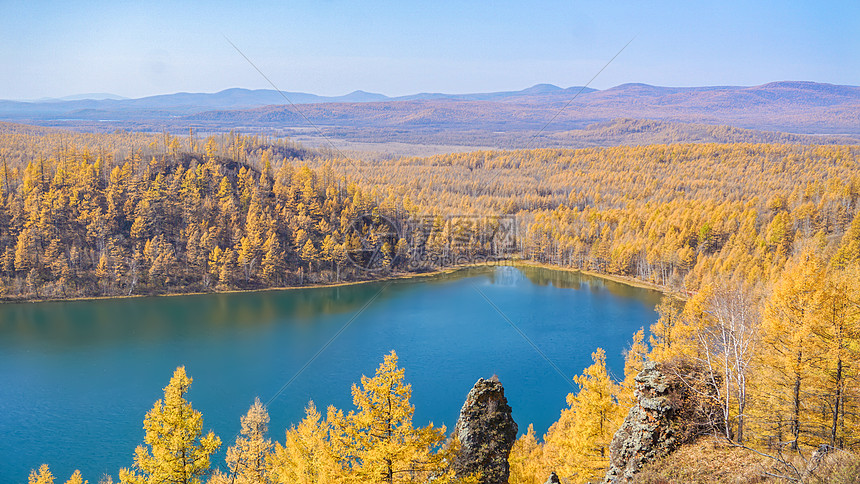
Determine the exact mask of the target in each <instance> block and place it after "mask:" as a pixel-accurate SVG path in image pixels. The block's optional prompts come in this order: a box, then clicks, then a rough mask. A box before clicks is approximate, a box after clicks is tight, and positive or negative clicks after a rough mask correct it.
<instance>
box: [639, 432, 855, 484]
mask: <svg viewBox="0 0 860 484" xmlns="http://www.w3.org/2000/svg"><path fill="white" fill-rule="evenodd" d="M808 456H809V453H807V457H808ZM786 461H787V463H788V464H790V465H785V464H780V463H778V462H776V461H775V460H773V459H770V458H768V457H764V456H761V455H758V454H756V453H754V452H752V451H749V450H746V449H742V448H739V447H735V446H732V445H729V444H727V443H725V442H724V441H722V440H720V439H716V438H705V439H701V440H699V441H698V442H696V443H694V444H690V445H686V446H683V447H681V448H680V449H678V450H677V451H676V452H674V453H673V454H671V455H669V456H667V457H665V458H663V459H661V460H659V461H656V462H653V463H651V464H648V465H646V466H645V467H644V468H643V469H642V470H641V471H640V472H639V474H637V476H636V478H635V480H634V482H636V483H637V484H681V483H684V484H697V483H702V484H705V483H707V484H747V483H750V484H752V483H778V482H779V483H784V482H801V483H804V484H825V483H827V484H860V457H858V456H857V455H856V454H852V453H849V452H844V451H836V452H834V453H833V454H829V455H827V456H825V457H824V458H823V459H822V460H821V461H820V462H819V463H818V464H817V465H815V466H814V467H813V466H812V465H811V464H810V463H809V461H808V460H806V459H803V458H802V457H800V456H799V455H793V456H788V457H786ZM798 470H799V471H798ZM777 476H782V477H777Z"/></svg>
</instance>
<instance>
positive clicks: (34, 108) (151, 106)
mask: <svg viewBox="0 0 860 484" xmlns="http://www.w3.org/2000/svg"><path fill="white" fill-rule="evenodd" d="M577 94H578V95H577ZM100 96H107V95H100ZM75 97H80V96H75ZM93 97H95V95H93ZM285 97H286V98H287V99H289V101H291V102H292V103H294V104H296V105H301V106H298V107H295V106H290V105H289V102H288V101H287V100H286V99H285ZM297 109H298V110H300V113H299V112H298V111H297ZM305 117H307V118H308V119H310V120H311V121H312V123H313V124H314V125H316V126H318V127H319V129H320V130H322V131H323V132H324V133H325V134H326V136H332V137H340V138H343V139H351V140H357V141H401V142H419V141H418V140H420V142H438V143H451V142H456V143H463V144H475V145H486V143H487V142H488V141H491V140H493V139H497V138H498V137H499V135H509V136H512V137H514V138H521V139H526V138H528V139H531V137H533V136H534V135H535V134H537V133H539V132H540V136H541V137H543V138H546V139H547V140H549V139H550V138H554V139H556V140H558V139H561V138H563V137H559V136H557V134H558V133H563V132H569V131H571V130H578V129H583V128H585V127H586V126H589V125H593V124H595V123H607V122H612V121H613V120H616V119H619V118H624V119H647V120H654V121H660V122H663V123H676V124H677V123H681V124H689V123H696V124H698V125H713V126H716V125H730V126H734V127H738V128H744V129H748V130H763V131H779V132H787V133H794V134H811V135H849V136H851V137H852V138H850V139H855V138H853V137H858V136H860V87H857V86H844V85H833V84H822V83H815V82H799V81H785V82H772V83H768V84H764V85H761V86H752V87H739V86H707V87H661V86H651V85H647V84H623V85H620V86H616V87H613V88H610V89H605V90H595V89H583V88H581V87H570V88H566V89H563V88H560V87H557V86H553V85H551V84H539V85H536V86H533V87H530V88H528V89H524V90H521V91H507V92H492V93H474V94H443V93H420V94H414V95H410V96H401V97H387V96H385V95H382V94H375V93H368V92H364V91H355V92H352V93H350V94H347V95H344V96H336V97H324V96H317V95H314V94H307V93H296V92H285V93H284V94H283V95H282V94H281V93H279V92H277V91H274V90H265V89H261V90H247V89H227V90H224V91H221V92H217V93H212V94H204V93H177V94H166V95H161V96H150V97H144V98H139V99H73V100H50V101H41V102H21V101H0V120H6V121H13V122H23V123H30V124H36V125H42V126H58V127H72V128H76V129H83V130H95V131H101V130H113V129H117V128H124V129H144V130H147V129H150V130H161V129H168V130H177V131H178V130H182V129H187V127H188V126H195V127H199V128H202V129H204V130H212V131H216V130H225V129H240V130H246V131H253V130H281V131H282V132H286V133H290V132H294V131H296V132H298V131H301V132H307V129H308V128H309V126H308V123H307V121H306V120H305ZM550 121H552V122H551V123H550ZM548 123H549V124H548ZM628 124H630V123H624V124H623V125H625V126H626V125H628ZM311 129H314V128H311ZM697 129H698V130H699V132H701V129H700V128H697ZM850 139H849V141H850ZM492 142H493V145H495V144H496V143H495V141H492Z"/></svg>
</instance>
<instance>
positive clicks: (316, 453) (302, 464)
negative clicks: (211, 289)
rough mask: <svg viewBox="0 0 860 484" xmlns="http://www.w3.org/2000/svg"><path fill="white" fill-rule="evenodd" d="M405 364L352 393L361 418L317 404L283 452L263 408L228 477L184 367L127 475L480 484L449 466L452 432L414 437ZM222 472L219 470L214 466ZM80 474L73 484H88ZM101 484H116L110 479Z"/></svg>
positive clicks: (134, 478)
mask: <svg viewBox="0 0 860 484" xmlns="http://www.w3.org/2000/svg"><path fill="white" fill-rule="evenodd" d="M404 376H405V372H404V369H402V368H399V367H398V366H397V355H396V354H395V353H394V351H392V352H391V353H390V354H389V355H386V356H385V358H384V361H383V362H382V364H380V365H379V367H378V368H377V370H376V374H375V375H374V376H373V377H367V376H362V377H361V385H353V387H352V396H353V404H354V405H355V409H354V410H350V411H349V412H344V411H343V410H340V409H337V408H335V407H332V406H330V407H328V409H327V410H326V411H325V414H321V413H320V412H319V411H318V410H317V408H316V406H315V405H314V403H313V402H309V403H308V406H307V408H306V417H305V418H304V420H302V421H301V422H300V423H299V424H297V425H294V426H293V427H291V428H290V429H287V431H286V437H285V439H284V442H283V443H280V442H272V440H271V439H270V438H269V436H268V426H269V414H268V411H267V409H266V407H265V406H264V405H263V404H262V403H261V402H260V400H259V399H257V400H256V401H255V402H254V404H253V405H251V408H250V409H249V410H248V413H247V414H246V415H244V416H243V417H242V418H241V422H242V430H241V431H240V433H239V434H238V435H237V436H236V439H235V443H234V444H233V445H231V446H229V447H228V448H227V452H226V459H225V464H226V467H225V468H224V469H223V470H222V468H221V467H220V466H218V465H217V463H213V462H212V455H213V454H214V453H215V452H216V451H218V449H219V448H220V447H221V445H222V441H221V439H220V438H219V437H218V436H216V435H215V434H214V433H213V432H212V431H209V432H208V433H207V434H205V435H204V433H203V416H202V415H201V413H200V412H199V411H197V410H195V409H194V408H193V407H192V406H191V402H190V401H189V400H188V399H187V394H188V390H189V387H190V385H191V382H192V380H191V377H190V376H188V375H187V374H186V372H185V368H184V367H179V368H177V369H176V371H175V372H174V374H173V377H172V378H171V379H170V383H169V384H168V385H167V386H166V387H165V388H164V398H162V399H160V400H158V401H157V402H155V405H154V406H153V408H152V409H151V410H150V411H149V412H147V414H146V418H145V419H144V422H143V426H144V429H145V430H146V435H145V437H144V443H143V444H141V445H139V446H138V447H137V449H136V450H135V453H134V456H133V462H134V464H133V465H132V466H131V467H130V468H123V469H120V470H119V481H120V482H122V483H127V484H137V483H139V484H148V483H157V482H175V483H195V482H197V483H201V482H207V483H209V484H227V483H236V484H251V483H255V484H264V483H283V484H325V483H335V482H337V483H380V484H381V483H389V484H393V483H405V482H434V483H439V484H446V483H451V484H454V483H459V484H474V483H477V482H478V479H477V478H478V476H476V475H467V476H459V477H457V476H455V471H454V469H453V468H452V466H451V463H452V460H453V457H454V455H455V454H456V453H457V451H458V448H459V443H458V442H457V440H456V438H453V439H451V440H448V439H447V435H446V429H445V427H444V426H442V427H434V426H433V424H429V425H427V426H425V427H416V426H415V425H414V424H413V422H412V416H413V414H414V412H415V407H413V406H412V404H411V403H410V399H411V396H412V387H411V385H410V384H408V383H406V382H405V379H404ZM213 464H214V466H213ZM85 482H86V481H83V478H82V476H81V473H80V472H79V471H75V473H74V474H73V475H72V477H71V478H70V479H69V480H68V481H67V484H84V483H85ZM99 482H100V483H102V484H108V483H112V482H113V476H109V475H108V476H103V477H102V479H101V480H100V481H99ZM29 483H30V484H53V483H54V476H53V475H52V474H51V471H50V468H49V467H48V466H47V465H42V466H41V468H40V469H39V470H33V471H32V472H31V473H30V479H29Z"/></svg>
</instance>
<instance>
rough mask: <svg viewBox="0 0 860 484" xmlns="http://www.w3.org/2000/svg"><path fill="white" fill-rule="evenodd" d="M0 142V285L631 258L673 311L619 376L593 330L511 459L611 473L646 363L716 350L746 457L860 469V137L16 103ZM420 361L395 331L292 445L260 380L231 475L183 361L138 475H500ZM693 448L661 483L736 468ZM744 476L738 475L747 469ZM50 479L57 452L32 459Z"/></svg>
mask: <svg viewBox="0 0 860 484" xmlns="http://www.w3.org/2000/svg"><path fill="white" fill-rule="evenodd" d="M0 149H2V151H0V163H2V166H0V170H2V186H0V190H2V194H3V196H2V198H0V297H2V298H3V299H4V300H11V301H16V300H37V299H62V298H80V297H97V296H120V295H122V296H129V295H148V294H168V293H181V292H206V291H223V290H234V289H259V288H269V287H286V286H296V285H308V284H326V283H337V282H341V281H354V280H364V279H369V278H376V277H386V276H389V275H398V274H404V273H410V272H416V271H427V270H430V269H438V268H442V267H448V266H457V265H463V264H468V263H476V262H482V261H496V260H500V259H510V258H516V259H519V260H523V261H525V262H527V263H539V264H546V265H549V266H553V267H559V268H568V269H576V270H583V271H588V272H592V273H596V274H601V275H608V276H612V277H620V278H624V279H627V280H629V281H632V282H637V283H643V284H648V285H652V286H655V287H657V288H659V289H660V290H662V291H663V292H664V293H665V294H666V296H665V297H664V299H663V302H662V303H661V304H660V305H659V306H658V308H657V309H658V313H659V315H660V319H659V320H658V321H657V323H656V324H654V325H653V326H652V327H651V328H648V332H647V333H646V332H645V329H644V328H643V330H642V331H640V332H638V333H636V334H635V335H631V343H630V345H629V350H628V351H627V353H626V359H625V368H624V375H623V377H620V379H619V380H615V379H613V378H612V377H611V376H610V374H609V372H608V371H607V368H606V356H605V354H604V352H603V350H601V349H599V348H596V349H595V351H594V354H593V365H592V366H590V367H588V368H586V369H585V370H584V371H583V373H582V374H581V375H579V376H576V377H575V378H574V381H575V383H576V384H577V385H578V387H579V391H578V392H574V393H571V394H570V395H568V398H567V404H568V408H566V409H564V410H563V411H562V412H561V415H560V416H559V419H558V421H557V422H556V423H555V424H554V425H552V427H550V429H549V431H548V432H547V433H546V435H544V436H538V435H535V433H534V431H533V430H532V429H531V428H529V429H528V430H527V431H525V433H524V435H522V436H521V437H520V438H519V440H518V441H517V442H516V444H515V445H514V448H513V451H512V453H511V455H510V458H509V462H510V470H511V475H510V481H509V482H511V483H528V484H541V483H543V482H545V481H546V479H547V476H548V475H549V472H550V471H555V472H556V473H557V475H558V477H559V478H560V479H561V481H562V482H588V481H594V480H601V479H602V478H603V475H604V473H605V472H606V468H607V465H608V459H609V455H608V447H609V443H610V441H611V439H612V436H613V434H614V433H615V431H616V430H617V429H618V427H619V426H620V425H621V423H622V421H623V420H624V417H625V415H626V414H627V411H628V409H629V408H630V407H631V405H633V404H634V402H635V396H634V387H635V380H634V379H635V377H636V375H637V374H638V373H639V372H640V371H641V370H642V368H643V365H644V364H645V362H646V361H651V362H658V363H663V364H666V365H669V366H671V365H680V364H682V363H681V362H687V363H689V364H694V365H697V367H699V368H702V369H703V371H702V373H701V374H702V375H703V376H702V379H701V382H699V383H701V384H702V385H704V387H706V388H707V389H708V391H707V392H706V393H704V394H703V395H704V396H702V398H708V399H711V400H713V402H711V403H712V404H713V405H714V406H715V408H717V409H719V412H718V413H717V414H716V415H715V416H714V422H712V424H713V425H712V426H711V430H712V431H711V432H710V434H712V435H711V438H712V439H713V440H711V441H709V442H711V443H712V446H713V449H717V447H718V446H721V447H720V450H719V452H721V453H722V454H724V457H725V461H724V462H731V463H732V464H734V465H735V467H732V466H731V465H728V464H726V465H725V466H724V467H725V469H727V470H728V471H731V472H738V473H741V472H749V473H752V474H751V476H752V477H750V478H749V482H770V481H771V480H772V481H774V482H776V481H779V480H781V479H783V480H785V479H787V480H790V481H793V482H828V481H829V482H856V481H852V480H850V479H851V478H852V476H856V475H857V473H858V471H860V464H858V457H857V452H858V451H860V374H858V371H860V283H858V279H859V278H860V217H857V216H856V215H857V209H858V202H860V168H858V157H860V147H858V146H838V145H836V146H818V145H787V144H673V145H649V146H636V147H625V146H620V147H613V148H588V149H577V150H564V149H535V150H518V151H479V152H472V153H461V154H449V155H438V156H433V157H427V158H391V157H358V156H356V157H348V158H347V157H345V156H344V155H343V154H342V153H339V152H330V151H326V150H314V149H308V148H304V147H302V146H300V145H297V144H295V143H292V142H290V141H289V140H285V139H279V138H272V137H266V136H243V135H240V134H236V133H230V134H221V135H212V136H204V135H198V134H197V133H194V132H193V131H192V132H190V133H189V135H188V136H174V135H170V134H166V133H165V134H160V135H159V134H141V133H129V132H117V133H113V134H80V133H72V132H65V131H59V130H51V129H43V128H33V127H27V126H22V125H11V124H3V125H0ZM414 220H419V221H421V222H422V223H417V224H416V223H413V222H410V221H414ZM507 220H515V221H516V237H515V240H514V242H513V243H512V244H511V245H510V246H508V245H504V244H500V243H499V240H498V235H499V233H500V232H501V230H500V227H501V224H503V222H505V221H507ZM452 221H453V222H452ZM479 221H480V222H479ZM392 224H393V225H396V227H397V229H398V230H391V229H392V226H393V225H392ZM506 235H510V234H509V233H507V234H506ZM404 378H405V373H404V370H403V369H402V368H398V367H397V357H396V355H395V354H394V353H393V352H392V354H390V355H387V356H385V357H384V361H383V363H382V364H381V365H380V367H379V369H378V370H377V373H376V375H375V376H374V377H372V378H367V377H364V378H362V381H361V383H360V385H355V386H354V387H353V389H352V394H353V402H354V404H355V410H353V411H350V412H344V411H343V410H338V409H335V408H329V409H328V410H327V411H326V412H320V411H319V410H317V408H316V407H315V406H314V404H313V402H311V403H310V404H309V405H308V408H307V417H306V418H305V419H304V420H303V421H302V422H300V423H298V424H296V425H295V426H294V427H293V428H291V429H289V430H288V431H287V433H286V440H285V441H284V442H283V443H278V442H272V441H271V440H270V439H269V437H268V436H267V434H266V432H267V423H268V415H267V414H266V408H265V406H264V405H262V403H260V402H259V401H258V402H256V403H254V405H253V406H251V408H250V410H249V412H248V414H247V415H246V416H244V417H242V433H241V434H240V435H239V436H238V437H237V438H236V440H235V443H233V442H227V441H226V439H225V442H224V443H223V444H224V445H227V446H229V448H228V450H227V456H226V468H227V469H228V470H227V471H220V470H217V471H214V472H211V469H212V468H215V467H219V466H218V465H217V464H216V463H214V462H210V456H211V455H212V454H213V453H214V452H215V450H216V449H218V448H219V447H220V446H221V445H222V442H221V440H220V439H219V438H218V437H216V436H214V435H212V434H211V433H210V434H208V435H203V433H202V428H203V427H202V415H200V413H199V412H197V411H195V410H193V408H192V407H191V406H190V402H188V401H187V400H186V399H185V394H186V392H187V389H188V386H189V385H190V383H191V379H190V377H189V376H188V375H186V374H185V371H184V369H183V368H179V369H177V371H176V373H175V374H174V376H173V378H172V379H171V380H170V383H169V385H168V386H167V387H166V388H165V389H164V390H165V392H164V398H163V399H162V400H159V401H158V402H156V404H155V406H154V407H153V409H152V410H151V411H150V412H149V413H148V414H147V416H146V420H145V422H144V427H145V429H146V436H145V439H144V442H145V444H144V445H142V446H140V447H138V449H137V451H136V452H135V454H134V456H129V457H130V459H131V458H132V457H133V461H134V466H133V467H132V468H130V469H124V470H122V471H120V472H119V480H120V481H121V482H128V483H137V482H141V483H142V482H148V483H154V482H183V483H185V482H213V483H221V482H249V483H250V482H266V483H268V482H278V483H292V482H302V483H304V482H307V483H310V482H390V483H393V482H461V481H462V482H474V481H475V480H476V479H479V478H480V476H467V477H465V478H455V477H454V476H453V475H451V474H450V472H449V471H448V469H447V467H446V466H447V463H448V462H449V461H450V459H451V458H452V457H451V456H452V455H453V454H454V453H456V452H457V445H458V444H457V442H456V440H453V441H448V440H446V438H447V434H446V429H445V428H444V427H443V428H435V427H433V426H432V425H431V426H427V427H420V426H416V425H415V424H413V422H412V412H413V411H414V408H413V407H412V406H411V404H410V403H409V398H410V394H411V388H410V387H409V386H408V384H407V383H405V380H404ZM383 402H384V403H385V404H384V405H383ZM379 425H384V426H385V428H386V432H383V433H382V434H380V432H378V431H377V430H378V426H379ZM173 435H181V436H182V438H181V439H179V438H172V437H171V436H173ZM380 435H382V436H380ZM711 443H709V444H708V445H711ZM821 445H827V446H831V447H833V448H838V449H842V450H843V451H844V452H845V455H847V456H850V458H849V457H846V458H845V461H844V462H842V463H841V464H840V466H835V467H834V468H833V469H830V470H828V472H830V473H829V474H826V473H823V472H819V473H815V472H813V473H809V472H807V471H806V470H804V469H805V468H804V467H803V465H802V462H803V461H804V460H805V459H806V457H805V456H807V457H808V455H809V453H810V452H811V451H812V450H814V449H816V448H818V447H819V446H821ZM699 451H700V452H701V453H707V452H709V450H708V449H707V448H701V449H699ZM712 452H713V453H714V454H716V453H718V451H717V450H712ZM678 454H679V456H680V457H679V458H683V457H684V456H687V457H689V454H684V453H682V452H679V453H678ZM180 456H181V463H179V461H178V460H177V459H179V458H180ZM689 458H690V460H691V462H686V463H684V462H681V463H679V462H671V460H667V461H666V462H662V463H655V467H653V468H649V467H648V466H646V468H645V469H643V472H642V479H646V480H643V482H674V481H672V479H682V480H683V481H684V482H718V477H716V476H715V475H713V474H712V475H706V476H702V475H699V476H697V477H696V476H686V477H683V476H682V477H679V474H678V473H677V472H680V471H677V469H675V468H674V467H673V466H682V467H683V466H685V465H686V466H687V468H696V467H695V466H704V465H705V464H704V463H701V462H692V461H695V458H694V457H689ZM670 459H671V457H670ZM180 464H181V465H180ZM660 465H662V467H660ZM221 467H223V466H221ZM672 472H676V473H675V474H672V475H669V474H671V473H672ZM649 476H650V477H649ZM667 476H668V477H667ZM82 479H83V478H82V476H80V474H77V473H76V474H75V475H73V476H72V477H71V479H70V480H69V481H68V482H73V483H74V482H83V480H82ZM111 479H112V478H111ZM457 479H459V481H458V480H457ZM647 479H652V480H651V481H647ZM697 479H699V480H697ZM702 479H704V480H702ZM726 479H727V480H725V481H719V482H737V481H736V480H730V477H726ZM756 479H758V480H757V481H756ZM840 479H841V480H842V481H840ZM53 481H54V478H53V476H52V475H51V473H50V470H49V468H48V467H47V466H43V467H42V468H41V469H39V470H34V471H33V473H32V474H31V476H30V482H31V483H48V482H53ZM744 482H746V481H744Z"/></svg>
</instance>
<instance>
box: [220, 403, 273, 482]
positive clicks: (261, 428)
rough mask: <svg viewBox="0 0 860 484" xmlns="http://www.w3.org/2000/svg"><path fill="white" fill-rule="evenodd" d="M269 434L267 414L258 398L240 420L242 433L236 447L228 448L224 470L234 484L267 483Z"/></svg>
mask: <svg viewBox="0 0 860 484" xmlns="http://www.w3.org/2000/svg"><path fill="white" fill-rule="evenodd" d="M268 431H269V412H268V411H267V410H266V407H265V406H264V405H263V404H262V403H261V402H260V399H259V398H257V399H255V400H254V404H253V405H251V408H249V409H248V413H247V414H245V415H244V416H243V417H242V430H241V431H240V432H239V436H238V437H236V444H235V445H233V446H231V447H229V448H227V467H228V468H229V469H230V482H231V483H233V484H264V483H266V482H268V480H267V478H266V477H267V463H266V460H267V459H268V457H269V455H270V454H271V453H272V441H271V440H270V439H269V438H267V437H266V433H267V432H268Z"/></svg>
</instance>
